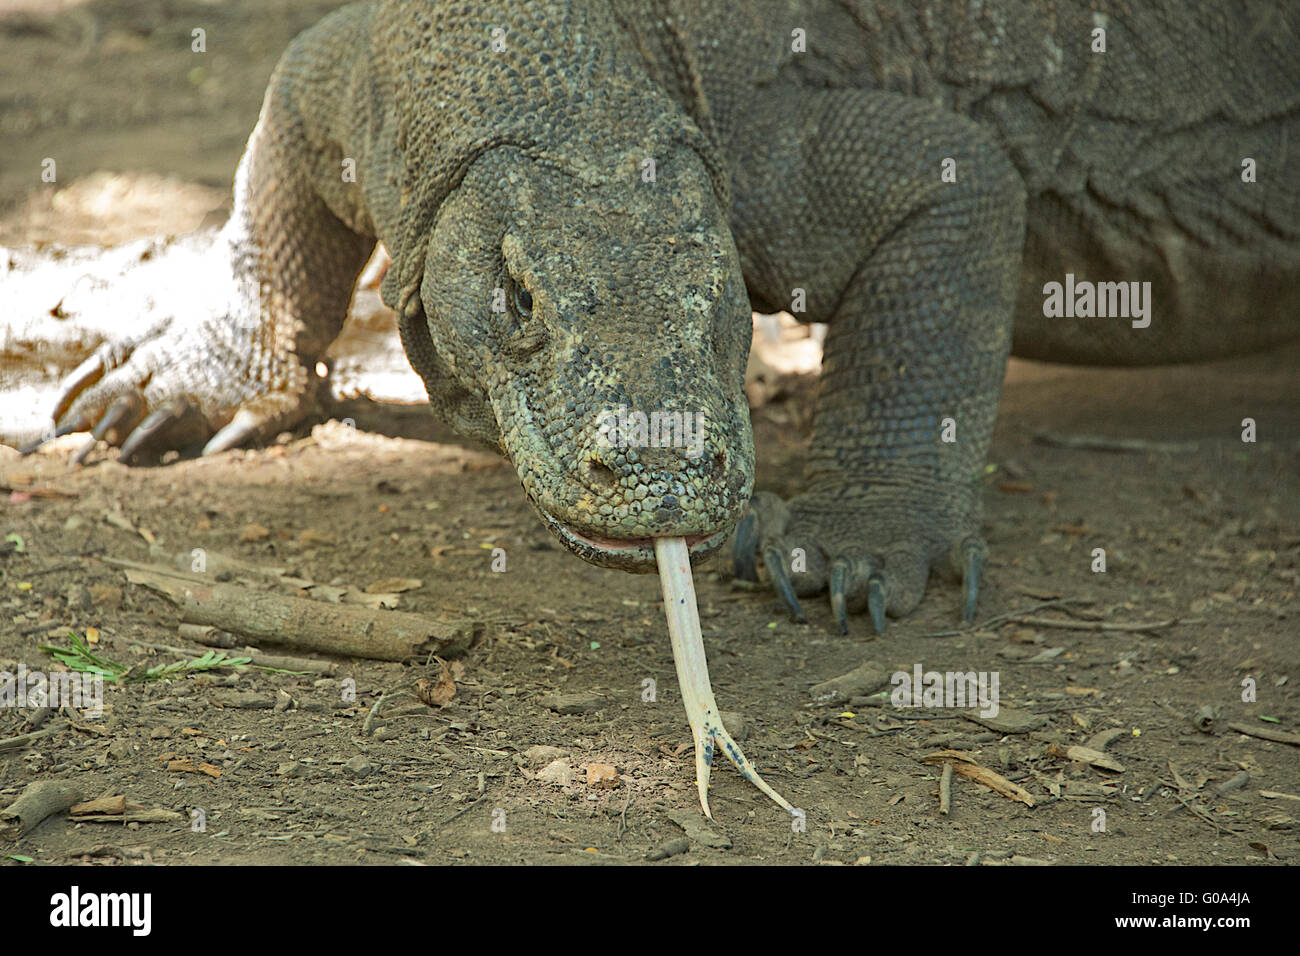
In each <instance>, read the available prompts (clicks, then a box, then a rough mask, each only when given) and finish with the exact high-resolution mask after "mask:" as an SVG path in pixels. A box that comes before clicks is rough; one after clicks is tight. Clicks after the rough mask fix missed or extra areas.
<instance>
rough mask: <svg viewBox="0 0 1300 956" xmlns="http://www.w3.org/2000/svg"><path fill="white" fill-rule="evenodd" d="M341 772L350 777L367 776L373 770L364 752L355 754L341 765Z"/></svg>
mask: <svg viewBox="0 0 1300 956" xmlns="http://www.w3.org/2000/svg"><path fill="white" fill-rule="evenodd" d="M343 772H344V773H346V774H347V775H348V776H350V777H368V776H370V775H371V774H372V773H374V772H375V768H374V767H372V766H371V765H370V761H369V760H368V759H367V758H366V755H365V754H357V755H356V756H355V757H353V758H352V759H351V760H349V761H348V762H347V763H345V764H344V765H343Z"/></svg>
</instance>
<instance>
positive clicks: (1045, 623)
mask: <svg viewBox="0 0 1300 956" xmlns="http://www.w3.org/2000/svg"><path fill="white" fill-rule="evenodd" d="M1008 620H1009V621H1013V622H1014V623H1016V624H1028V625H1030V626H1031V627H1057V628H1061V629H1062V630H1066V631H1136V632H1139V633H1140V632H1142V631H1159V630H1163V629H1164V628H1166V627H1173V626H1174V625H1176V624H1201V623H1203V621H1204V618H1199V617H1196V618H1190V617H1189V618H1178V617H1171V618H1170V619H1169V620H1167V621H1151V622H1149V623H1141V622H1137V623H1132V624H1125V623H1119V624H1115V623H1111V622H1110V621H1062V620H1060V619H1055V618H1050V617H1021V616H1016V617H1011V618H1008Z"/></svg>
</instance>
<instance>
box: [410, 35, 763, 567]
mask: <svg viewBox="0 0 1300 956" xmlns="http://www.w3.org/2000/svg"><path fill="white" fill-rule="evenodd" d="M447 29H448V30H451V27H450V26H449V27H448V28H447ZM566 35H567V36H570V37H571V36H573V35H575V32H570V33H568V34H566ZM482 36H483V33H482V32H481V31H478V30H477V29H476V30H475V31H474V32H473V33H472V43H473V44H474V46H473V48H472V49H473V56H474V57H475V58H477V60H478V61H480V62H481V61H482V59H483V54H482V52H481V51H482V40H481V38H482ZM550 36H551V37H552V38H553V37H554V34H551V35H550ZM449 37H453V38H454V34H452V33H449V32H443V33H440V34H438V42H439V43H444V44H445V43H448V42H451V41H450V40H449V39H448V38H449ZM422 42H423V41H422ZM467 42H470V41H467ZM512 42H515V43H518V44H523V42H524V41H522V40H518V39H517V34H512ZM544 49H545V50H546V51H548V52H547V53H546V54H544V55H545V56H547V57H550V56H554V57H555V58H556V59H559V58H560V57H561V55H562V53H563V51H558V50H557V49H556V47H555V44H554V41H553V39H548V40H547V46H545V47H544ZM579 53H583V51H577V52H576V53H575V52H574V51H572V50H570V51H569V55H573V56H577V55H578V54H579ZM586 53H587V55H589V56H594V57H595V58H596V59H597V60H600V59H601V56H603V54H601V55H597V54H593V53H592V52H591V51H586ZM432 55H433V54H426V56H432ZM438 55H440V56H441V55H444V53H439V54H438ZM445 55H446V56H448V57H453V56H457V57H463V56H466V55H468V54H466V53H464V52H463V51H462V52H459V53H457V52H455V51H452V52H447V53H445ZM531 56H532V57H534V58H533V59H531V60H530V59H529V57H530V54H529V52H528V51H527V50H524V51H523V52H513V53H512V51H511V50H510V49H507V50H506V51H505V52H504V53H503V54H502V55H501V57H500V58H498V59H493V58H492V57H488V58H487V62H488V65H489V66H488V69H489V71H490V70H494V69H499V70H502V71H504V72H502V73H501V75H500V76H499V77H496V78H495V79H494V78H493V76H492V75H486V76H485V75H482V74H475V75H474V76H473V77H472V78H470V79H467V80H466V79H463V77H464V73H465V71H462V72H461V77H462V81H455V82H453V80H454V78H449V77H442V78H441V79H438V83H437V85H438V90H437V92H436V94H430V93H425V94H419V93H411V94H409V95H410V97H411V99H412V102H411V103H410V104H409V105H408V106H407V107H406V109H407V110H408V111H410V112H413V113H417V114H418V113H419V111H420V110H422V109H423V110H425V111H427V110H428V105H427V104H428V100H427V99H425V100H424V102H423V103H421V102H417V100H420V99H423V98H424V97H426V96H437V97H441V98H442V99H438V100H437V102H439V103H441V104H445V105H444V106H443V109H441V110H440V111H439V112H438V117H439V118H441V117H450V118H451V119H452V120H454V123H453V122H449V123H448V124H447V125H440V124H439V125H426V126H424V127H422V128H418V129H417V128H411V129H408V130H404V131H403V136H404V137H405V139H406V151H405V160H406V166H407V169H408V173H407V179H406V181H405V182H404V183H403V184H402V186H403V191H404V195H406V196H412V195H413V196H415V197H416V198H415V199H413V200H404V210H403V223H402V224H401V227H400V229H399V231H398V235H399V236H401V237H402V239H401V241H400V244H399V248H397V249H394V250H393V255H394V268H393V270H390V274H389V276H388V280H387V281H386V283H385V299H387V300H388V301H390V302H391V303H392V304H394V305H395V306H396V307H397V308H398V309H399V312H400V313H401V317H402V332H403V336H402V338H403V344H404V346H405V348H406V351H407V355H408V356H409V357H410V359H411V363H412V365H413V366H414V367H415V369H416V370H417V371H418V372H419V373H420V374H421V376H422V377H423V378H424V380H425V385H426V387H427V389H428V391H429V396H430V400H431V402H432V404H433V405H434V406H435V408H436V409H438V410H439V411H441V412H442V413H443V415H444V416H445V417H447V418H448V419H449V420H450V421H451V423H452V424H453V425H455V426H456V427H457V428H458V430H460V431H461V432H463V433H469V434H471V435H473V436H475V437H479V438H482V439H485V440H487V441H489V442H490V443H492V444H495V445H497V446H498V447H499V448H500V449H501V450H502V452H503V453H504V454H505V455H506V456H507V457H509V458H510V460H511V461H512V462H513V463H514V465H515V468H516V470H517V472H518V475H519V480H520V481H521V483H522V484H523V487H524V491H525V492H526V493H527V494H528V498H529V500H530V501H531V502H532V503H533V506H534V507H535V508H536V509H537V511H538V513H539V514H540V515H541V517H542V520H543V521H544V522H545V523H546V525H547V526H548V527H549V528H550V529H551V530H552V531H553V532H554V533H555V535H556V536H557V537H558V538H559V539H560V540H561V541H562V542H563V543H564V545H565V546H566V547H567V548H568V549H569V550H571V551H573V552H574V553H575V554H577V555H579V556H580V557H582V558H584V559H585V560H587V561H589V562H591V563H593V564H597V565H601V566H604V567H616V568H622V569H624V570H629V571H644V572H653V571H654V570H655V568H656V563H655V553H654V546H653V542H652V541H651V540H650V539H651V538H652V537H684V538H686V539H687V542H688V544H689V545H690V546H691V548H692V554H700V553H705V552H708V551H711V550H713V549H715V548H717V547H719V546H720V545H721V544H722V543H723V541H724V540H725V538H726V536H727V535H728V534H729V533H730V531H731V529H732V528H733V527H734V525H735V523H736V521H737V520H738V519H739V517H740V515H741V513H742V512H743V510H744V508H745V506H746V504H747V502H748V501H749V496H750V492H751V489H752V486H753V474H754V446H753V436H752V433H751V430H750V423H749V409H748V406H747V404H746V400H745V394H744V391H743V385H744V374H745V365H746V361H747V358H748V352H749V340H750V334H751V329H752V325H751V319H750V315H751V311H750V306H749V301H748V298H747V295H746V292H745V286H744V282H743V280H742V278H741V271H740V264H739V257H738V254H737V251H736V247H735V244H734V242H733V240H732V236H731V232H730V229H729V227H728V224H727V206H728V200H727V198H726V195H727V186H726V183H725V179H724V177H722V176H721V174H720V173H719V171H718V169H719V166H718V164H717V162H716V160H715V158H714V156H713V154H712V153H711V148H712V147H711V144H710V143H709V142H708V140H707V139H706V137H705V136H704V135H703V134H702V133H701V131H700V129H699V128H698V127H697V126H696V125H695V124H694V123H692V121H691V120H690V119H689V117H687V116H686V115H685V114H684V113H683V112H682V111H681V110H680V109H679V108H678V107H676V106H675V105H674V104H673V103H672V101H671V100H669V99H668V98H667V97H666V96H664V95H663V94H662V93H660V92H658V91H657V90H655V89H654V88H653V85H652V84H649V83H648V82H646V81H645V78H644V77H636V76H628V75H626V71H624V70H622V69H621V68H620V66H619V64H617V63H615V64H612V65H611V64H610V63H607V62H604V61H603V60H602V62H600V63H597V64H596V65H595V66H591V67H590V68H588V69H587V70H586V74H585V75H583V76H582V77H580V78H576V79H575V78H574V77H566V76H565V75H563V74H562V71H557V70H555V69H551V70H547V69H545V68H544V67H543V65H542V64H543V63H550V62H551V60H550V59H546V60H544V61H542V60H539V59H537V58H536V57H541V56H543V54H539V53H533V54H531ZM512 57H513V58H512ZM605 59H606V60H607V59H609V58H608V57H605ZM462 62H463V61H462ZM528 70H532V71H534V72H535V73H537V74H538V75H540V76H541V78H542V79H541V80H540V81H539V82H538V83H534V84H531V85H529V84H520V83H518V82H515V81H516V80H517V79H518V77H519V76H520V75H522V74H523V73H524V72H525V71H528ZM466 84H468V87H469V89H468V91H467V89H466ZM435 134H436V135H435ZM431 183H433V184H434V185H431ZM390 283H391V288H390V285H389V284H390Z"/></svg>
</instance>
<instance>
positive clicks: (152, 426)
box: [120, 402, 188, 461]
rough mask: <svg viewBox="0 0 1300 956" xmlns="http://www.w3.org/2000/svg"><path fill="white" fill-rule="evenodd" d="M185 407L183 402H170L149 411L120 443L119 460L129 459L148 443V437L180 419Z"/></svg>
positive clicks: (153, 435) (150, 437) (152, 436)
mask: <svg viewBox="0 0 1300 956" xmlns="http://www.w3.org/2000/svg"><path fill="white" fill-rule="evenodd" d="M187 408H188V406H187V405H186V403H184V402H172V403H170V404H168V405H164V406H163V407H162V408H159V409H157V410H156V411H153V412H150V413H149V414H148V415H147V416H146V417H145V420H144V421H142V422H141V423H140V424H139V425H136V426H135V429H134V430H133V431H132V432H131V434H130V435H128V436H127V437H126V441H124V442H123V443H122V451H121V455H120V458H121V460H122V461H128V460H130V459H131V458H132V457H133V456H134V455H135V453H136V452H138V451H139V450H140V449H141V448H143V447H144V446H145V445H146V444H148V442H149V441H150V439H152V438H154V437H155V436H156V435H158V434H159V433H160V432H163V431H165V430H166V429H167V428H168V427H169V426H171V425H172V424H173V423H175V422H177V421H180V419H181V418H182V417H183V416H184V415H185V412H186V410H187Z"/></svg>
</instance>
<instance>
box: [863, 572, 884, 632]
mask: <svg viewBox="0 0 1300 956" xmlns="http://www.w3.org/2000/svg"><path fill="white" fill-rule="evenodd" d="M867 606H868V607H869V608H870V609H871V623H872V624H873V625H875V628H876V633H877V634H884V633H885V579H884V578H882V577H881V576H880V575H879V574H873V575H871V577H869V578H867Z"/></svg>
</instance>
